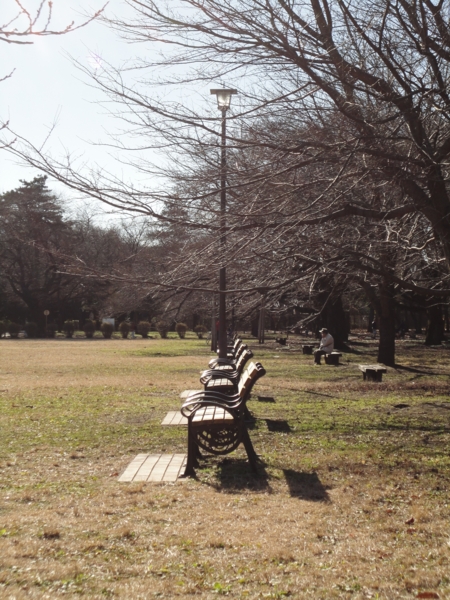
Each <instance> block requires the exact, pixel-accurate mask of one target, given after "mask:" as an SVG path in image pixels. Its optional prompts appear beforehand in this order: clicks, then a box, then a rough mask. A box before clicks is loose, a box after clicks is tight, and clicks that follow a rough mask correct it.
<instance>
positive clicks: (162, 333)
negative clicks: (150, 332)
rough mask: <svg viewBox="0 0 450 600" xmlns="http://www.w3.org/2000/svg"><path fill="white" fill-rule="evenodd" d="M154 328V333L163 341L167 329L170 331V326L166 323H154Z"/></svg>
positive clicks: (167, 331)
mask: <svg viewBox="0 0 450 600" xmlns="http://www.w3.org/2000/svg"><path fill="white" fill-rule="evenodd" d="M155 327H156V331H157V332H158V333H159V335H160V336H161V337H162V338H163V339H165V338H166V337H167V334H168V333H169V329H170V325H169V323H168V322H167V321H163V320H161V321H156V324H155Z"/></svg>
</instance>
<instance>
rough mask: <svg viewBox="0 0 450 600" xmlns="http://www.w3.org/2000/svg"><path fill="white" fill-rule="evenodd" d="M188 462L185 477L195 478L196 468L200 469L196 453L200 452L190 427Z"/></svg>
mask: <svg viewBox="0 0 450 600" xmlns="http://www.w3.org/2000/svg"><path fill="white" fill-rule="evenodd" d="M187 450H188V453H187V461H186V469H185V471H184V477H195V476H196V475H195V467H198V460H197V457H196V453H197V451H198V446H197V444H196V443H195V440H194V436H193V435H192V433H191V431H190V427H188V443H187Z"/></svg>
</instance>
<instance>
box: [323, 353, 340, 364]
mask: <svg viewBox="0 0 450 600" xmlns="http://www.w3.org/2000/svg"><path fill="white" fill-rule="evenodd" d="M341 356H342V354H341V352H334V351H333V352H330V354H325V355H324V358H325V364H326V365H335V366H338V365H339V359H340V358H341Z"/></svg>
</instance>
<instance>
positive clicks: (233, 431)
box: [181, 338, 266, 476]
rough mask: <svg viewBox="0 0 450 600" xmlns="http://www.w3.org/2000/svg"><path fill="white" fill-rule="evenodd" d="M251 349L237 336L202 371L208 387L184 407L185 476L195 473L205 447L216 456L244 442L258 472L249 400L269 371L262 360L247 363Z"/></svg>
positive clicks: (231, 450) (252, 464)
mask: <svg viewBox="0 0 450 600" xmlns="http://www.w3.org/2000/svg"><path fill="white" fill-rule="evenodd" d="M252 357H253V353H252V351H251V350H249V349H248V348H247V346H246V345H245V344H243V343H242V341H241V340H240V339H239V338H237V339H236V340H235V342H234V344H233V346H232V347H230V348H229V354H228V357H227V358H226V359H220V358H214V359H212V360H211V361H210V363H209V368H208V369H207V370H205V371H203V372H202V373H201V376H200V382H201V383H202V384H203V386H204V389H203V390H201V391H193V392H191V393H190V394H189V395H188V396H187V398H186V400H185V402H184V403H183V405H182V407H181V413H182V415H183V416H184V417H186V419H187V423H188V455H187V463H186V470H185V476H195V468H196V467H198V465H199V459H200V458H201V456H202V455H201V450H203V451H205V452H208V453H210V454H215V455H225V454H229V453H230V452H233V450H235V449H236V448H237V447H238V446H239V445H240V444H241V443H243V444H244V447H245V450H246V452H247V456H248V460H249V463H250V465H251V467H252V469H253V471H255V472H257V460H258V458H257V455H256V452H255V450H254V448H253V444H252V442H251V440H250V436H249V433H248V429H247V424H246V421H247V420H248V418H249V416H250V413H249V411H248V408H247V400H248V399H249V397H250V394H251V391H252V389H253V386H254V385H255V383H256V382H257V381H258V379H260V378H261V377H262V376H263V375H265V373H266V371H265V369H264V367H263V366H262V365H261V363H258V362H256V363H255V362H251V363H250V364H249V366H248V367H247V368H246V369H245V370H244V367H245V365H246V363H247V362H248V361H249V360H250V359H251V358H252Z"/></svg>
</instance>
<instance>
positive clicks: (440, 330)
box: [425, 304, 444, 346]
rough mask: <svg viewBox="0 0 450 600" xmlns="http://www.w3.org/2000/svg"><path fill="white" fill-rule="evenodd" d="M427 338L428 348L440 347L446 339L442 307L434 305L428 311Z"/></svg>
mask: <svg viewBox="0 0 450 600" xmlns="http://www.w3.org/2000/svg"><path fill="white" fill-rule="evenodd" d="M427 317H428V323H427V337H426V339H425V345H426V346H438V345H439V344H440V343H441V342H442V340H443V339H444V320H443V318H442V305H441V304H432V305H431V306H429V307H428V309H427Z"/></svg>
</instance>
